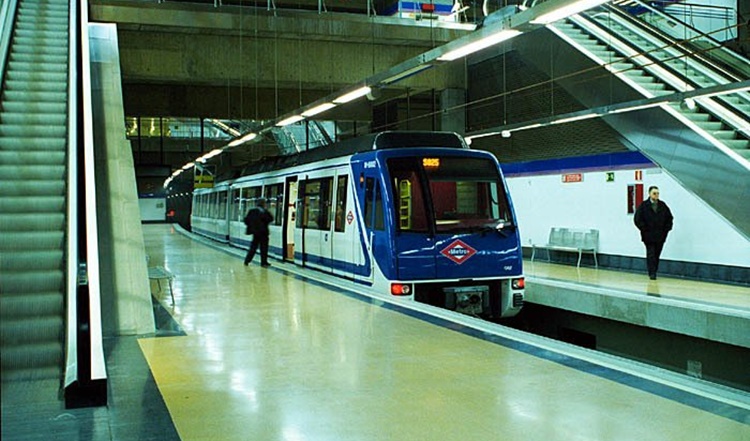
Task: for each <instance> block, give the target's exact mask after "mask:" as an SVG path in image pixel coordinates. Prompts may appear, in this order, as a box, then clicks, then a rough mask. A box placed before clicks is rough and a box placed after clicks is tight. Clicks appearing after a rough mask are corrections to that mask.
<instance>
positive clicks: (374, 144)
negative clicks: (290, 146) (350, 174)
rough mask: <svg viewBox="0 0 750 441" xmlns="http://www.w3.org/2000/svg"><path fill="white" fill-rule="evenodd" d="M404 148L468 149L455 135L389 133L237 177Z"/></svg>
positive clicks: (280, 160) (268, 162) (278, 159)
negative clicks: (364, 153) (374, 151)
mask: <svg viewBox="0 0 750 441" xmlns="http://www.w3.org/2000/svg"><path fill="white" fill-rule="evenodd" d="M404 147H407V148H408V147H423V148H430V147H444V148H446V147H447V148H459V149H464V148H468V146H467V145H466V142H464V140H463V138H462V137H461V136H460V135H458V134H456V133H454V132H428V131H413V132H405V131H390V132H379V133H371V134H368V135H363V136H359V137H357V138H352V139H347V140H344V141H340V142H337V143H334V144H331V145H327V146H324V147H319V148H316V149H313V150H308V151H304V152H300V153H296V154H293V155H285V156H272V157H268V158H264V159H262V160H260V161H259V162H256V163H254V164H251V165H248V166H247V167H245V168H244V169H243V170H242V173H241V174H240V176H249V175H254V174H257V173H264V172H269V171H274V170H279V169H283V168H289V167H294V166H297V165H303V164H309V163H312V162H317V161H323V160H325V159H332V158H338V157H341V156H348V155H353V154H355V153H362V152H366V151H371V150H384V149H395V148H404Z"/></svg>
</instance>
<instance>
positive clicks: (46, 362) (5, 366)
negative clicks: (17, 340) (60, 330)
mask: <svg viewBox="0 0 750 441" xmlns="http://www.w3.org/2000/svg"><path fill="white" fill-rule="evenodd" d="M61 341H62V336H60V337H59V338H58V341H56V342H44V343H33V344H24V345H13V346H3V357H2V370H3V380H5V381H7V380H9V378H5V374H6V372H7V371H9V370H17V369H32V368H33V369H34V370H37V369H40V368H45V367H46V368H49V367H58V370H59V366H60V365H61V363H62V359H63V351H62V344H61Z"/></svg>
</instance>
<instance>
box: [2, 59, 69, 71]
mask: <svg viewBox="0 0 750 441" xmlns="http://www.w3.org/2000/svg"><path fill="white" fill-rule="evenodd" d="M67 68H68V67H67V63H66V65H60V64H58V63H36V62H35V63H28V62H25V61H12V60H11V61H8V70H9V71H10V70H18V71H21V72H39V71H41V72H67Z"/></svg>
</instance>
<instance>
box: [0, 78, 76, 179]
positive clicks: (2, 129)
mask: <svg viewBox="0 0 750 441" xmlns="http://www.w3.org/2000/svg"><path fill="white" fill-rule="evenodd" d="M29 95H35V94H34V93H29ZM67 134H68V127H67V126H66V125H64V124H58V125H31V124H23V125H21V124H3V125H1V126H0V136H8V137H19V138H20V137H27V138H64V137H65V136H66V135H67ZM0 176H2V175H0Z"/></svg>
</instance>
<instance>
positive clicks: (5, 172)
mask: <svg viewBox="0 0 750 441" xmlns="http://www.w3.org/2000/svg"><path fill="white" fill-rule="evenodd" d="M66 177H67V175H66V167H65V165H26V166H24V167H18V166H17V165H0V183H1V184H0V185H9V184H13V183H14V181H52V180H59V181H64V180H65V178H66ZM9 181H10V182H9Z"/></svg>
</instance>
